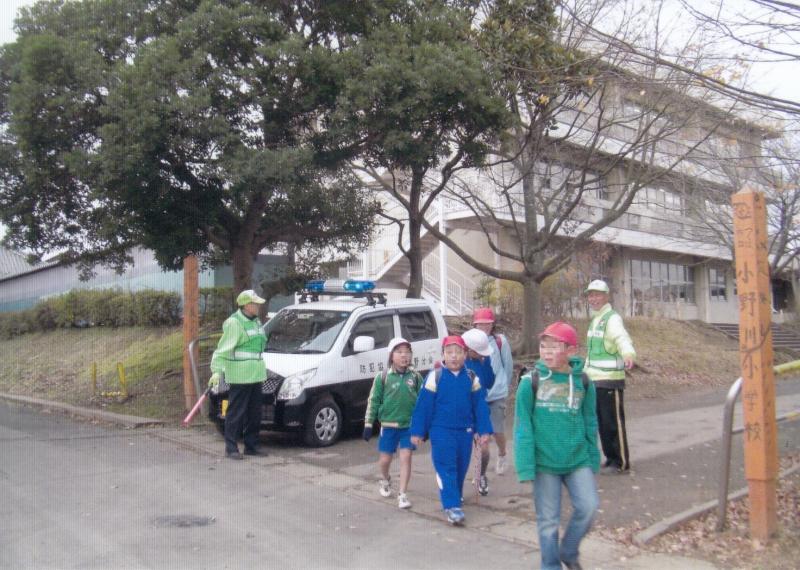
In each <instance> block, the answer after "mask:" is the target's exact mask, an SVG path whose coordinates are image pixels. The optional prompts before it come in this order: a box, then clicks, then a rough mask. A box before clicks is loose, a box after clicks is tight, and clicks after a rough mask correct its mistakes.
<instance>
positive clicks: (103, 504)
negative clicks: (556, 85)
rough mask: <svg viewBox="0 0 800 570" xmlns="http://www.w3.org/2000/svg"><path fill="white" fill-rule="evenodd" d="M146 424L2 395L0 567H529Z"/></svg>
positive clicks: (476, 536) (512, 548)
mask: <svg viewBox="0 0 800 570" xmlns="http://www.w3.org/2000/svg"><path fill="white" fill-rule="evenodd" d="M148 433H150V432H148V431H147V430H121V429H118V428H108V427H102V426H98V425H92V424H89V423H81V422H77V421H74V420H71V419H69V418H66V417H64V416H60V415H48V414H42V413H41V412H36V411H33V410H30V409H27V408H24V407H19V406H16V405H14V404H8V403H5V402H0V456H2V457H3V461H2V466H1V467H0V543H2V547H0V567H1V568H13V569H27V568H35V569H37V570H38V569H48V568H58V569H66V568H81V569H84V568H102V569H109V568H173V569H174V568H214V569H221V568H298V569H300V568H303V569H309V568H311V569H313V568H368V569H370V570H374V569H377V568H397V569H401V568H436V569H439V568H460V569H463V568H531V567H533V566H534V560H537V559H538V552H536V551H535V550H533V549H532V548H531V547H530V546H523V545H518V544H513V543H510V542H508V541H503V540H498V539H497V538H494V537H492V536H490V535H487V534H485V533H482V532H480V531H476V530H473V529H469V528H462V529H454V528H450V527H448V526H447V525H445V524H443V523H441V522H439V521H435V522H434V521H431V520H430V519H426V518H422V517H418V516H414V515H413V514H411V513H406V512H401V511H399V510H398V509H397V507H396V506H395V505H394V504H393V503H380V502H376V501H370V500H367V499H363V498H359V497H357V496H353V495H351V494H347V493H345V492H343V491H341V490H337V489H335V488H332V487H331V486H324V485H314V484H309V482H308V481H307V480H305V479H303V478H301V477H297V476H293V474H292V464H291V462H289V463H286V462H284V463H283V464H282V468H280V469H271V468H267V467H268V465H269V462H270V461H271V457H270V458H264V459H261V458H258V459H252V458H251V459H248V460H247V461H242V462H234V461H230V460H225V459H219V458H217V457H214V456H212V455H209V454H207V453H197V452H194V451H191V450H186V449H183V448H181V447H180V446H179V445H177V444H175V443H171V442H169V441H162V440H161V439H158V438H154V437H151V436H149V435H148ZM296 451H297V453H303V451H304V450H302V448H300V449H297V450H296ZM305 451H306V452H307V451H308V450H305ZM295 468H296V469H299V470H306V471H307V469H308V468H309V467H308V466H306V465H305V464H296V465H295ZM400 522H402V524H399V523H400Z"/></svg>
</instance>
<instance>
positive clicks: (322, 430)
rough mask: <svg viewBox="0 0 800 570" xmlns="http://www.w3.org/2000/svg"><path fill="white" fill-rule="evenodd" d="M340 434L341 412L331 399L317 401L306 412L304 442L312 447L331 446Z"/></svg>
mask: <svg viewBox="0 0 800 570" xmlns="http://www.w3.org/2000/svg"><path fill="white" fill-rule="evenodd" d="M341 434H342V411H341V410H340V409H339V406H338V405H337V404H336V402H334V401H333V399H332V398H330V397H326V398H322V399H320V400H319V401H317V402H316V403H315V404H314V405H313V406H312V407H311V410H309V412H308V416H306V424H305V442H306V444H307V445H310V446H312V447H327V446H329V445H333V444H334V443H336V441H337V440H338V439H339V436H340V435H341Z"/></svg>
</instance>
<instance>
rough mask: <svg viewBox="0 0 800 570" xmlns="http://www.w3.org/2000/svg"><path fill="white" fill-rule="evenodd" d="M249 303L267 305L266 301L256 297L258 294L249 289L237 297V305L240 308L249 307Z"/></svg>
mask: <svg viewBox="0 0 800 570" xmlns="http://www.w3.org/2000/svg"><path fill="white" fill-rule="evenodd" d="M248 303H258V304H259V305H261V304H263V303H266V301H265V300H264V299H262V298H261V297H259V296H258V295H256V292H255V291H253V290H252V289H247V290H245V291H242V292H241V293H239V296H238V297H236V304H237V305H239V306H240V307H243V306H245V305H247V304H248Z"/></svg>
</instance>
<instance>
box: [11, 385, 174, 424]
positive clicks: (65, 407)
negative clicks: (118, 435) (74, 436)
mask: <svg viewBox="0 0 800 570" xmlns="http://www.w3.org/2000/svg"><path fill="white" fill-rule="evenodd" d="M0 399H2V400H8V401H10V402H16V403H18V404H26V405H29V406H36V407H39V408H48V409H51V410H59V411H62V412H65V413H68V414H72V415H75V416H81V417H84V418H90V419H95V420H102V421H104V422H109V423H112V424H117V425H121V426H124V427H126V428H128V429H135V428H140V427H147V426H161V425H164V421H163V420H156V419H153V418H141V417H138V416H129V415H126V414H116V413H114V412H107V411H105V410H94V409H91V408H81V407H79V406H73V405H70V404H63V403H61V402H51V401H49V400H41V399H39V398H31V397H30V396H18V395H16V394H4V393H1V392H0Z"/></svg>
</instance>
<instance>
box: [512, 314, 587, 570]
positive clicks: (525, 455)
mask: <svg viewBox="0 0 800 570" xmlns="http://www.w3.org/2000/svg"><path fill="white" fill-rule="evenodd" d="M539 339H540V341H539V354H540V356H541V358H540V360H539V361H538V362H537V363H536V366H535V369H534V370H533V371H531V372H529V373H527V374H525V375H524V376H523V377H522V378H521V379H520V383H519V388H518V389H517V397H516V398H517V401H516V409H515V414H514V463H515V467H516V471H517V477H518V478H519V481H520V482H524V481H533V499H534V505H535V508H536V526H537V530H538V533H539V546H540V548H541V556H542V569H543V570H560V569H561V568H562V566H561V565H562V564H564V566H566V567H567V568H569V569H570V570H575V569H580V568H581V565H580V562H579V561H578V556H579V551H578V549H579V546H580V543H581V540H583V537H584V536H585V535H586V533H588V532H589V529H590V528H591V526H592V522H593V521H594V516H595V513H596V512H597V507H598V503H599V500H598V496H597V487H596V484H595V478H594V474H595V473H597V471H598V470H599V469H600V452H599V450H598V448H597V414H596V410H595V405H596V404H595V389H594V384H593V383H592V382H589V381H588V379H584V378H583V376H584V373H583V360H582V359H581V358H579V357H576V356H575V352H576V351H577V346H578V335H577V332H576V331H575V329H574V328H573V327H572V326H570V325H569V324H567V323H563V322H556V323H553V324H551V325H550V326H548V327H547V328H546V329H545V330H544V331H543V332H542V333H541V334H540V335H539ZM562 485H564V486H565V487H566V488H567V491H568V492H569V497H570V500H571V501H572V516H571V518H570V520H569V523H568V525H567V528H566V530H565V532H564V536H563V538H562V540H561V541H560V543H559V537H558V527H559V522H560V520H561V486H562Z"/></svg>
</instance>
